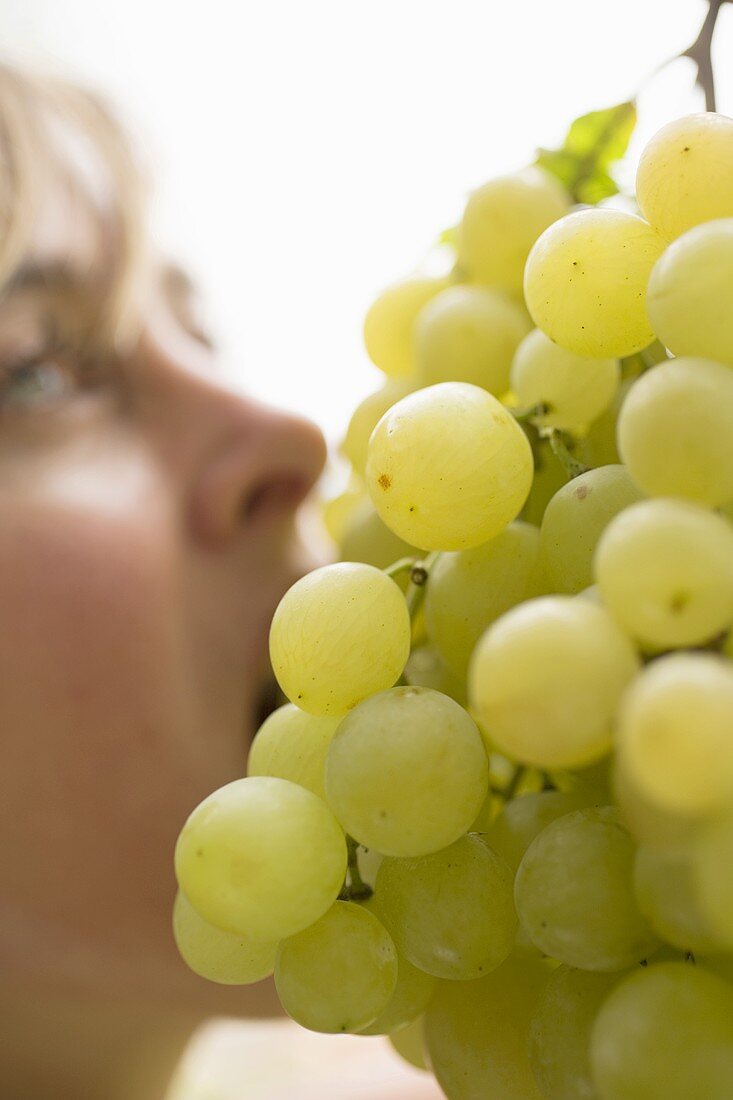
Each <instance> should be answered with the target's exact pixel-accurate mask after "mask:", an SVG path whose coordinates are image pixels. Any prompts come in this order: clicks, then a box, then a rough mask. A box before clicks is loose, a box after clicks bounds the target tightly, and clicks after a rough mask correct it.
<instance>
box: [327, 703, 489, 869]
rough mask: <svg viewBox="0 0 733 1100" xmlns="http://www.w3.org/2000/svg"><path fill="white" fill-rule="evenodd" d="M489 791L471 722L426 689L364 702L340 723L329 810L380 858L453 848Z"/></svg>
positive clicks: (330, 767)
mask: <svg viewBox="0 0 733 1100" xmlns="http://www.w3.org/2000/svg"><path fill="white" fill-rule="evenodd" d="M487 789H488V762H487V760H486V753H485V750H484V747H483V742H482V740H481V735H480V733H479V731H478V729H477V728H476V725H475V723H474V722H473V720H472V719H471V718H470V717H469V715H468V714H467V713H466V711H465V710H463V708H462V707H460V706H459V705H458V704H457V703H455V702H454V701H453V700H452V699H449V698H448V696H447V695H441V693H440V692H437V691H431V690H430V689H429V688H420V687H398V688H393V689H392V690H391V691H383V692H381V693H379V694H378V695H374V696H372V697H371V698H370V699H366V700H365V701H364V702H363V703H360V704H359V706H358V707H355V708H354V710H353V711H352V712H351V713H350V714H349V715H347V717H346V718H344V720H343V722H342V723H341V725H340V726H339V728H338V730H337V732H336V736H335V737H334V738H333V740H332V742H331V746H330V748H329V751H328V759H327V761H326V794H327V796H328V802H329V805H330V806H331V808H332V809H333V812H334V813H335V814H336V817H337V818H338V819H339V821H340V822H341V824H342V825H343V827H344V829H345V830H346V831H347V832H348V833H349V834H350V835H351V836H353V837H354V838H355V839H356V840H358V841H359V843H360V844H363V845H365V847H367V848H376V850H377V851H378V852H382V853H383V854H384V855H394V856H418V855H425V854H426V853H428V852H435V851H437V850H438V849H439V848H444V847H445V846H446V845H448V844H451V843H452V842H453V841H454V840H456V839H457V838H458V837H459V836H460V835H461V834H462V833H464V832H465V831H466V829H467V828H468V827H469V825H470V824H471V822H472V821H473V819H474V818H475V816H476V814H477V813H478V811H479V809H480V807H481V804H482V802H483V800H484V798H485V797H486V791H487Z"/></svg>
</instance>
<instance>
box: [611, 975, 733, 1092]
mask: <svg viewBox="0 0 733 1100" xmlns="http://www.w3.org/2000/svg"><path fill="white" fill-rule="evenodd" d="M590 1062H591V1072H592V1075H593V1080H594V1083H595V1086H596V1089H597V1090H598V1095H599V1097H600V1100H661V1098H662V1097H663V1098H664V1100H692V1098H693V1097H695V1098H699V1100H703V1098H704V1100H730V1097H731V1096H732V1095H733V990H731V988H730V987H729V986H727V985H726V984H725V983H724V982H723V981H721V980H720V979H719V978H716V977H715V976H714V975H712V974H708V973H707V972H706V971H704V970H701V969H700V967H697V966H691V965H689V964H685V963H680V962H666V963H660V964H659V965H658V966H650V967H648V968H647V969H645V970H637V971H635V972H634V973H633V974H630V975H629V976H628V977H626V978H624V980H623V981H622V982H621V983H620V984H619V985H618V986H617V987H616V989H614V990H613V992H612V993H611V994H610V995H609V997H608V998H607V999H606V1001H605V1002H604V1004H603V1005H602V1006H601V1008H600V1011H599V1012H598V1015H597V1016H596V1020H595V1023H594V1025H593V1030H592V1033H591V1045H590Z"/></svg>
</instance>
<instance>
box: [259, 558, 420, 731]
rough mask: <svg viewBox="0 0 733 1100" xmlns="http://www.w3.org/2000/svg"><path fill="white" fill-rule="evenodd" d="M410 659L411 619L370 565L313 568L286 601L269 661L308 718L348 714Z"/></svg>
mask: <svg viewBox="0 0 733 1100" xmlns="http://www.w3.org/2000/svg"><path fill="white" fill-rule="evenodd" d="M409 653H410V616H409V612H408V610H407V604H406V603H405V599H404V596H403V595H402V593H401V592H400V590H399V588H398V587H397V585H396V584H395V582H394V581H393V580H392V579H391V578H390V577H388V576H386V575H385V574H384V573H382V572H381V571H380V570H379V569H375V568H374V566H372V565H364V564H361V563H353V562H341V563H339V564H337V565H326V566H323V567H322V568H321V569H315V570H314V571H313V572H312V573H308V574H307V576H305V577H302V578H301V579H300V580H299V581H297V582H296V583H295V584H294V585H293V586H292V588H290V589H288V591H287V592H286V593H285V595H284V596H283V598H282V600H281V601H280V603H279V605H278V607H277V610H276V611H275V615H274V616H273V620H272V625H271V627H270V659H271V661H272V668H273V671H274V673H275V675H276V676H277V680H278V683H279V684H280V687H281V688H282V689H283V691H284V692H285V694H286V695H287V697H288V699H290V701H291V702H292V703H295V704H296V705H297V706H299V707H300V708H301V710H306V711H308V713H309V714H318V715H340V714H346V712H347V711H348V710H350V709H351V707H353V706H356V704H357V703H358V702H359V701H360V700H361V699H365V698H366V697H367V696H368V695H371V694H372V693H373V692H375V691H381V690H382V689H383V688H388V687H391V685H392V684H393V683H394V682H395V680H397V679H398V677H399V675H400V673H401V672H402V669H403V668H404V667H405V662H406V661H407V658H408V656H409Z"/></svg>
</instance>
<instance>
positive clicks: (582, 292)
mask: <svg viewBox="0 0 733 1100" xmlns="http://www.w3.org/2000/svg"><path fill="white" fill-rule="evenodd" d="M664 244H665V242H664V240H663V239H662V238H661V237H660V236H659V235H658V234H657V233H655V231H654V230H653V229H652V228H651V226H649V225H647V223H646V222H645V221H642V219H641V218H637V217H635V216H634V215H633V214H626V213H624V212H623V211H621V210H611V209H598V208H596V209H588V210H579V211H577V212H576V213H575V214H568V215H567V217H565V218H562V219H561V221H559V222H556V223H555V225H552V226H550V228H549V229H547V230H546V231H545V232H544V233H543V234H542V236H541V237H540V239H539V240H538V241H537V243H536V245H535V246H534V248H533V249H532V251H531V253H530V255H529V259H528V260H527V267H526V269H525V273H524V295H525V298H526V300H527V307H528V309H529V312H530V313H531V315H532V320H533V321H534V323H535V324H536V325H537V327H538V328H540V329H542V331H543V332H544V333H545V334H546V335H547V336H549V337H550V339H551V340H553V341H554V342H555V343H557V344H559V345H560V346H561V347H563V348H567V350H568V351H572V352H575V353H576V355H585V356H593V357H597V358H606V357H609V356H610V357H612V358H620V357H622V356H627V355H633V354H634V352H636V351H641V349H642V348H645V347H646V346H647V344H650V343H651V342H652V340H653V339H654V333H653V332H652V329H651V327H650V324H649V320H648V318H647V315H646V309H645V299H646V286H647V282H648V280H649V273H650V272H651V269H652V267H653V266H654V263H655V262H656V260H657V259H658V258H659V256H660V254H661V252H662V250H663V249H664Z"/></svg>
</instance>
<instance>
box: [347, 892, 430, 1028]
mask: <svg viewBox="0 0 733 1100" xmlns="http://www.w3.org/2000/svg"><path fill="white" fill-rule="evenodd" d="M361 905H362V906H364V908H366V909H368V910H369V912H370V913H373V914H374V916H375V917H376V918H377V919H378V920H379V921H381V923H382V924H385V920H384V916H383V914H382V911H381V908H380V904H379V899H378V898H377V896H376V894H372V896H371V897H370V898H369V899H368V900H367V901H363V902H361ZM385 926H386V925H385ZM393 942H394V941H393ZM395 954H396V958H397V982H396V984H395V987H394V992H393V993H392V996H391V997H390V999H389V1001H388V1002H387V1004H386V1005H385V1007H384V1008H383V1009H382V1011H381V1012H380V1013H379V1015H378V1016H377V1018H376V1020H374V1021H373V1023H371V1024H369V1026H368V1027H365V1028H362V1029H361V1031H360V1032H359V1034H360V1035H389V1034H390V1033H391V1032H393V1031H397V1030H398V1028H404V1027H406V1026H407V1025H408V1024H411V1023H412V1022H413V1021H414V1020H416V1019H417V1018H418V1016H422V1014H423V1012H424V1011H425V1009H426V1008H427V1006H428V1001H429V1000H430V997H431V996H432V993H433V989H434V988H435V978H433V977H431V976H430V974H426V973H425V971H424V970H419V969H418V968H417V967H416V966H413V965H412V963H411V962H410V961H409V959H408V958H407V957H406V956H405V955H404V954H403V953H402V952H401V951H399V950H397V948H396V947H395Z"/></svg>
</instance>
